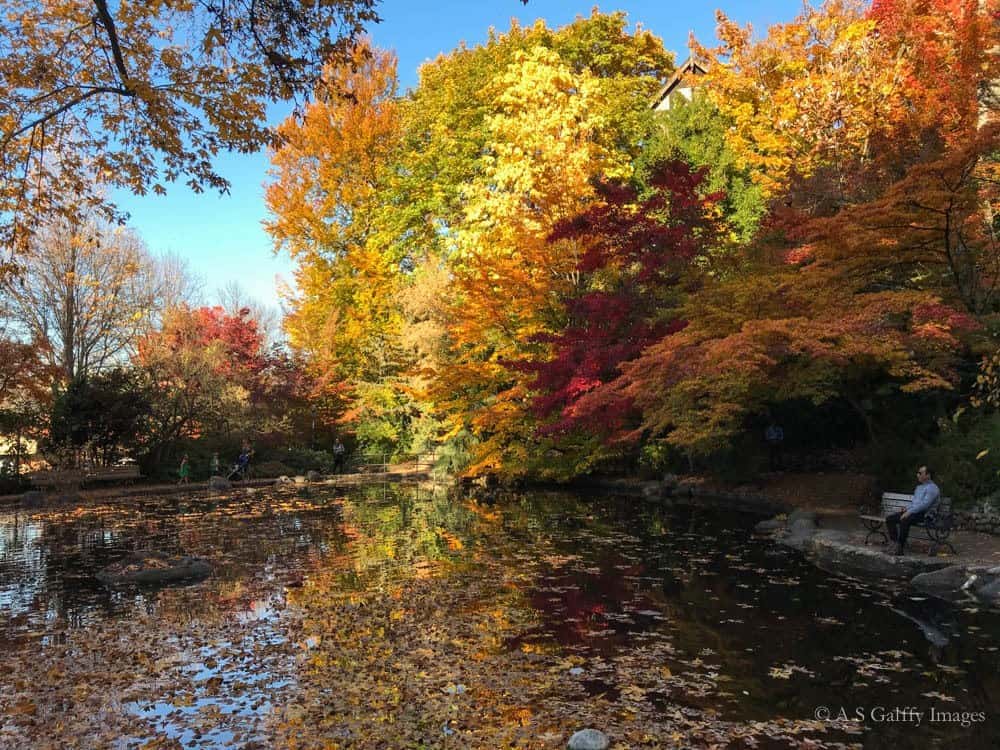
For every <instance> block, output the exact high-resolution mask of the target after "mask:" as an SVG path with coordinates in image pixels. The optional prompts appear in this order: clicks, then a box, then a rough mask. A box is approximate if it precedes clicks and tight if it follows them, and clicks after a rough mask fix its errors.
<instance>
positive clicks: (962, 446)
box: [910, 411, 1000, 505]
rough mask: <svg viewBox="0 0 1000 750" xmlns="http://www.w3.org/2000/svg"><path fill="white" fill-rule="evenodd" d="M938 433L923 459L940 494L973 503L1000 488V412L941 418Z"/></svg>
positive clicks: (954, 499) (968, 413)
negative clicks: (930, 468)
mask: <svg viewBox="0 0 1000 750" xmlns="http://www.w3.org/2000/svg"><path fill="white" fill-rule="evenodd" d="M940 427H941V432H940V433H939V435H938V437H937V440H936V441H935V442H934V443H933V445H931V447H930V448H929V450H928V451H927V458H926V459H925V460H924V461H918V462H914V466H911V467H910V473H911V474H912V471H913V469H914V468H915V465H916V463H927V464H929V465H930V466H931V467H932V470H933V471H934V472H935V474H934V480H935V481H936V482H937V483H938V485H939V486H940V487H941V492H942V494H944V495H946V496H948V497H950V498H951V499H952V500H953V501H954V502H955V503H956V504H959V505H973V504H975V503H977V502H981V501H982V500H984V499H986V498H987V497H989V496H990V495H993V494H995V493H996V492H998V491H1000V412H997V411H992V412H988V413H983V412H976V411H973V412H965V413H964V414H962V415H961V416H960V417H959V418H958V419H957V420H951V419H946V420H942V421H941V424H940Z"/></svg>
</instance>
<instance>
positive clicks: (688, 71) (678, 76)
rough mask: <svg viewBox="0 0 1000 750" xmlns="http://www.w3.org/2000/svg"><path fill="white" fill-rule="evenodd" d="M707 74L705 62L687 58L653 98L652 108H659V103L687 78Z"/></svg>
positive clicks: (692, 56) (693, 57) (706, 63)
mask: <svg viewBox="0 0 1000 750" xmlns="http://www.w3.org/2000/svg"><path fill="white" fill-rule="evenodd" d="M707 72H708V62H707V61H706V60H700V59H698V58H696V57H695V56H694V55H691V56H690V57H688V59H687V60H685V61H684V62H683V64H682V65H681V66H680V67H679V68H677V70H675V71H674V74H673V75H672V76H670V78H668V79H667V82H666V83H665V84H663V87H662V88H661V89H660V91H659V93H657V95H656V96H655V97H653V104H652V108H653V109H656V108H657V107H658V106H660V102H662V101H663V100H664V99H666V98H667V97H668V96H670V92H672V91H673V90H674V89H675V88H677V87H678V86H679V85H680V84H681V81H683V80H684V79H685V78H687V77H688V76H703V75H705V74H706V73H707Z"/></svg>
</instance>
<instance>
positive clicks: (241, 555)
mask: <svg viewBox="0 0 1000 750" xmlns="http://www.w3.org/2000/svg"><path fill="white" fill-rule="evenodd" d="M756 520H758V519H757V518H755V517H753V516H751V515H742V514H738V513H732V512H723V511H718V510H707V509H703V508H696V507H691V506H687V507H684V506H678V507H666V506H664V505H662V504H654V503H649V502H647V501H643V500H638V499H635V498H622V497H609V496H580V495H572V494H565V493H541V492H538V493H527V494H523V495H511V496H509V497H504V498H502V499H500V500H499V501H498V502H497V503H496V504H494V505H491V506H482V505H478V504H476V503H473V502H471V501H466V500H461V499H449V498H448V497H446V496H445V495H444V494H443V493H441V492H437V491H434V490H433V489H432V488H426V487H424V488H418V487H398V486H391V487H388V486H374V487H367V488H361V489H354V490H351V491H350V492H349V493H348V494H346V495H345V494H341V493H338V492H336V491H335V490H334V489H333V488H326V487H324V488H321V489H317V488H310V489H300V490H299V491H298V492H297V493H296V492H295V491H293V490H285V491H278V490H273V491H272V490H267V491H261V492H257V493H250V492H247V491H242V492H236V493H234V494H232V495H229V496H224V497H215V498H212V497H204V496H203V497H198V496H195V495H190V496H183V497H181V496H177V497H170V498H144V499H141V500H140V499H134V500H131V501H128V502H122V503H120V504H109V505H101V506H87V507H82V508H67V509H59V510H50V511H27V510H22V511H9V512H6V513H3V514H0V654H2V659H3V664H4V670H3V677H2V678H0V710H2V711H3V715H4V717H5V719H4V722H3V727H2V729H0V746H3V747H8V746H10V747H38V748H46V747H58V748H64V747H116V748H118V747H120V748H127V747H185V748H187V747H192V748H194V747H197V748H230V747H232V748H236V747H240V748H270V747H303V748H309V747H345V748H346V747H372V748H375V747H388V748H397V747H399V748H404V747H412V748H432V747H433V748H437V747H442V748H467V747H483V748H487V747H491V748H492V747H518V748H520V747H524V748H529V747H531V748H533V747H539V748H542V747H565V744H566V740H567V738H568V737H569V735H570V734H572V733H573V732H574V731H575V730H577V729H580V728H583V727H586V726H592V727H596V728H599V729H602V730H604V731H606V732H607V733H608V734H609V735H610V736H611V738H612V741H613V743H615V745H613V746H617V747H732V748H742V747H748V748H749V747H774V748H786V747H789V748H790V747H802V746H806V744H808V746H810V747H861V746H864V747H865V748H883V747H885V748H889V747H892V748H934V747H941V748H945V747H948V748H951V747H954V746H956V745H957V744H959V743H961V745H962V747H963V748H965V750H973V749H975V748H983V749H984V750H985V749H986V748H991V749H992V748H995V747H998V746H1000V717H998V714H1000V677H998V675H1000V651H998V644H1000V613H997V612H992V611H987V610H982V609H978V608H976V607H975V606H971V605H968V606H963V605H954V604H947V603H944V602H940V601H937V600H933V599H929V598H925V597H923V596H917V595H915V594H913V593H912V592H907V591H905V590H900V591H898V592H897V591H894V589H893V587H892V586H879V585H873V584H871V583H868V584H866V583H862V582H859V581H856V580H852V579H849V578H842V577H837V576H831V575H829V574H826V573H823V572H821V571H819V570H817V569H815V568H814V567H812V566H811V565H810V564H809V563H808V562H806V561H805V560H804V559H803V558H802V557H801V556H800V555H799V554H798V553H795V552H793V551H790V550H784V549H782V548H778V547H775V546H773V544H772V543H770V542H767V541H762V540H759V539H755V538H753V536H752V534H751V531H752V527H753V524H754V522H755V521H756ZM146 549H155V550H163V551H168V552H183V553H185V554H191V555H200V556H204V557H206V558H208V559H209V560H210V561H211V562H212V564H213V566H214V573H213V575H212V576H211V577H210V578H209V579H207V580H205V581H201V582H198V583H192V584H189V585H182V586H177V585H174V586H170V587H159V588H156V587H132V588H118V589H109V588H106V587H104V586H102V585H101V584H100V583H99V582H98V581H97V579H96V578H95V574H96V573H97V572H98V571H99V570H100V569H101V568H102V567H103V566H105V565H107V564H109V563H111V562H114V561H116V560H119V559H121V558H122V557H124V556H125V555H126V554H128V553H129V552H131V551H133V550H146Z"/></svg>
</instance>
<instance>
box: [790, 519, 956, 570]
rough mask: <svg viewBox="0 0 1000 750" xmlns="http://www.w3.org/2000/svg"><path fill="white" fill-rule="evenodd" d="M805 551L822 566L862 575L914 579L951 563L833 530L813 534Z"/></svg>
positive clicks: (826, 568)
mask: <svg viewBox="0 0 1000 750" xmlns="http://www.w3.org/2000/svg"><path fill="white" fill-rule="evenodd" d="M805 551H806V553H807V554H808V555H809V556H810V557H811V558H812V559H813V561H814V562H815V563H816V565H817V566H819V567H820V568H822V569H823V570H826V571H828V572H831V573H843V574H846V575H851V576H858V577H861V578H888V579H898V578H906V579H912V578H913V577H914V576H916V575H918V574H920V573H927V572H929V571H932V570H938V569H940V568H946V567H948V563H947V562H946V561H943V560H939V559H938V558H935V557H927V556H926V555H902V556H900V557H896V556H894V555H890V554H887V553H886V552H884V551H882V549H880V548H875V547H869V546H866V545H863V544H859V543H857V542H854V541H853V540H851V539H850V538H849V537H848V536H847V534H845V533H844V532H842V531H834V530H826V531H818V532H816V533H815V534H813V536H812V537H811V539H810V540H809V542H808V543H807V544H806V548H805Z"/></svg>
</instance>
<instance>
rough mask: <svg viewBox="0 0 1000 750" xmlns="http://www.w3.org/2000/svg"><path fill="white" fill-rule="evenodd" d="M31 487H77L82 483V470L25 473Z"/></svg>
mask: <svg viewBox="0 0 1000 750" xmlns="http://www.w3.org/2000/svg"><path fill="white" fill-rule="evenodd" d="M26 476H27V479H28V481H29V482H30V483H31V486H32V487H37V488H38V489H44V490H51V489H55V488H57V487H61V488H68V487H79V486H80V485H81V484H82V483H83V479H84V472H82V471H79V470H77V469H67V470H65V471H35V472H32V473H31V474H28V475H26Z"/></svg>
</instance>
